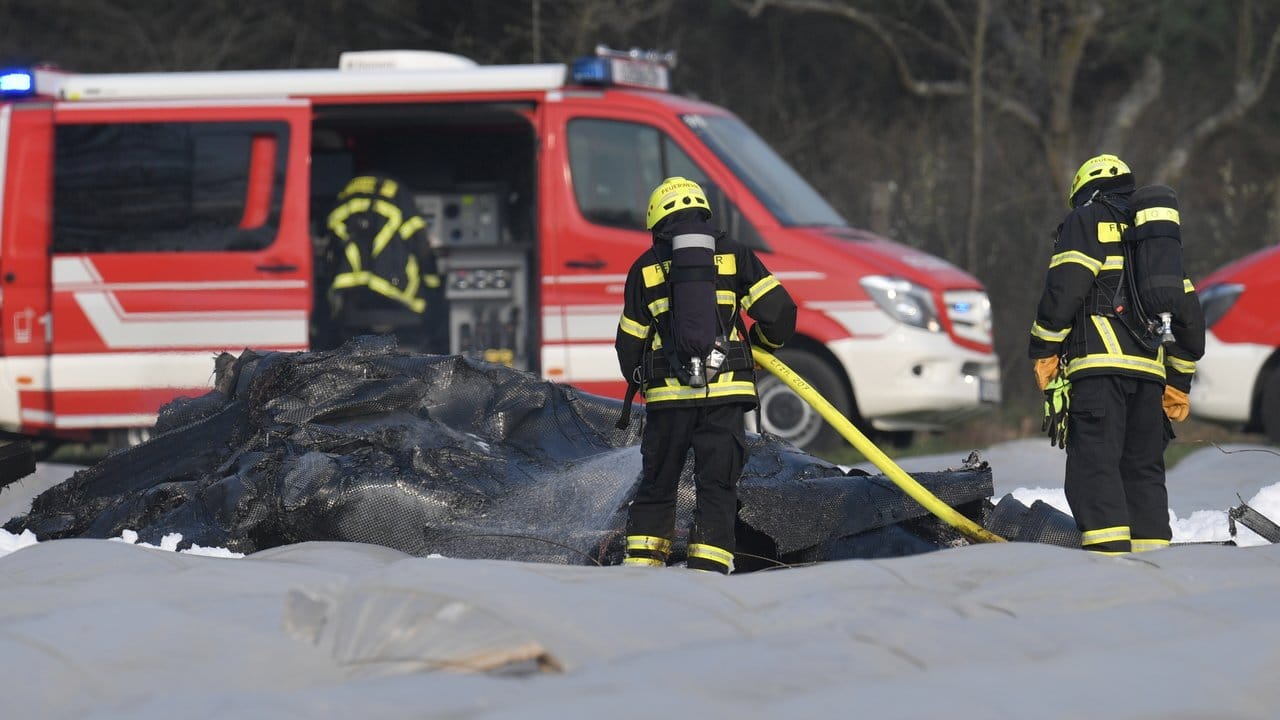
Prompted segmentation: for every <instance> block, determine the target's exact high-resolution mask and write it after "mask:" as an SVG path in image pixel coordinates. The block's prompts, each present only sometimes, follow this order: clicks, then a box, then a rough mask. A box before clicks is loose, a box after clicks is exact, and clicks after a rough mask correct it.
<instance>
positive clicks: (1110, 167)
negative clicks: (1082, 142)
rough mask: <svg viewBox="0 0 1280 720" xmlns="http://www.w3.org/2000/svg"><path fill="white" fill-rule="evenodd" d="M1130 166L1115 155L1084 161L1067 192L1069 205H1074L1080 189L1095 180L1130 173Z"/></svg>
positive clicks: (1099, 156) (1100, 156)
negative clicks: (1072, 201) (1072, 202)
mask: <svg viewBox="0 0 1280 720" xmlns="http://www.w3.org/2000/svg"><path fill="white" fill-rule="evenodd" d="M1130 174H1132V173H1131V172H1130V171H1129V166H1128V165H1125V164H1124V161H1123V160H1121V159H1120V158H1118V157H1116V156H1115V155H1098V156H1095V157H1091V158H1089V159H1088V160H1085V161H1084V164H1083V165H1081V166H1080V169H1079V170H1077V171H1076V177H1075V179H1074V180H1072V181H1071V191H1070V192H1068V193H1067V207H1068V208H1070V207H1073V206H1072V204H1071V199H1072V198H1074V197H1075V196H1076V193H1078V192H1080V189H1081V188H1083V187H1084V186H1085V185H1088V184H1089V183H1091V182H1093V181H1094V180H1102V179H1106V178H1116V177H1120V176H1121V175H1130Z"/></svg>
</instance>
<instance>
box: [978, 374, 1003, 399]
mask: <svg viewBox="0 0 1280 720" xmlns="http://www.w3.org/2000/svg"><path fill="white" fill-rule="evenodd" d="M978 400H980V401H982V402H989V403H998V402H1000V383H998V382H993V381H991V380H983V379H982V378H978Z"/></svg>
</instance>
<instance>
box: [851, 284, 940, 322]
mask: <svg viewBox="0 0 1280 720" xmlns="http://www.w3.org/2000/svg"><path fill="white" fill-rule="evenodd" d="M862 288H863V289H864V290H866V291H867V294H868V295H870V296H871V299H872V300H875V301H876V304H877V305H879V306H880V309H881V310H884V311H885V312H886V313H888V314H889V317H892V318H893V319H895V320H897V321H898V322H900V323H903V324H905V325H912V326H915V327H918V328H924V329H925V330H928V331H930V332H938V331H940V330H941V329H942V325H941V324H939V323H938V311H937V309H936V308H935V307H934V305H933V295H932V293H930V292H929V290H928V288H924V287H921V286H919V285H916V284H915V283H913V282H911V281H909V280H903V279H902V278H894V277H884V276H883V275H869V276H867V277H865V278H863V279H862Z"/></svg>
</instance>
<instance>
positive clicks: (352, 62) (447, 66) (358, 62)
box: [338, 50, 476, 70]
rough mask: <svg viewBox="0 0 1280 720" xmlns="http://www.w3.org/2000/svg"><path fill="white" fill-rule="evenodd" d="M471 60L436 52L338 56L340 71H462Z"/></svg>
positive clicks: (365, 52)
mask: <svg viewBox="0 0 1280 720" xmlns="http://www.w3.org/2000/svg"><path fill="white" fill-rule="evenodd" d="M475 66H476V63H475V61H474V60H471V59H470V58H465V57H463V56H461V55H454V54H452V53H443V52H436V51H434V50H358V51H348V52H344V53H341V54H340V55H338V69H339V70H461V69H463V68H472V67H475Z"/></svg>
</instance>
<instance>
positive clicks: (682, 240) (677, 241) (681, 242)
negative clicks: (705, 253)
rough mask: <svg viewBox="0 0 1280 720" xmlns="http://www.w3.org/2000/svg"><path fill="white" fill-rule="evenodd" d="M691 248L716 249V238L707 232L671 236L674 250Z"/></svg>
mask: <svg viewBox="0 0 1280 720" xmlns="http://www.w3.org/2000/svg"><path fill="white" fill-rule="evenodd" d="M690 248H701V249H703V250H715V249H716V239H715V238H714V237H712V236H710V235H707V234H706V233H684V234H682V235H676V236H674V237H672V238H671V249H672V250H687V249H690Z"/></svg>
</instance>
